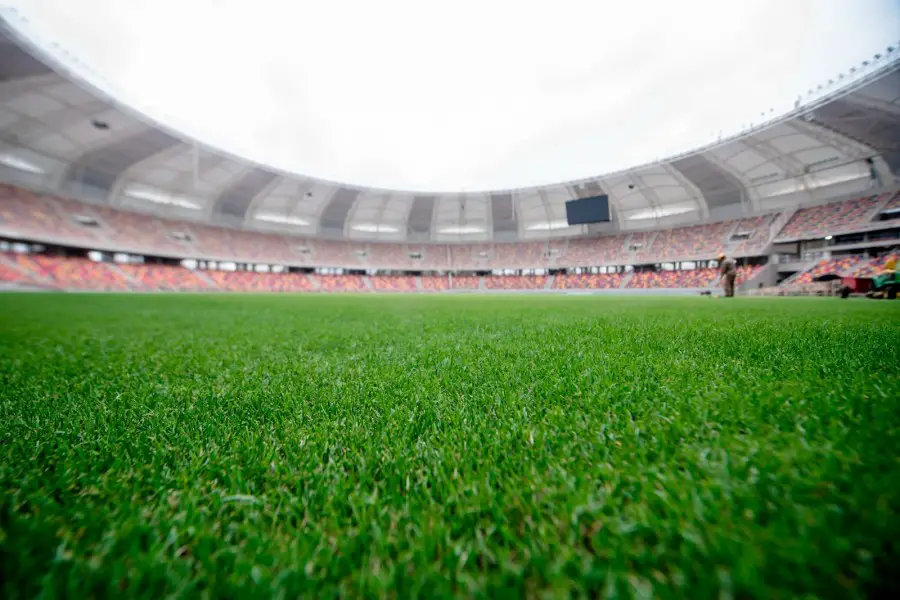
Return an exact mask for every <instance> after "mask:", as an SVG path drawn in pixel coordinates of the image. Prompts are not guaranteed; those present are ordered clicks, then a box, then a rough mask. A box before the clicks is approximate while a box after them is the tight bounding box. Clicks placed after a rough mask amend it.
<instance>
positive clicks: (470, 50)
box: [2, 0, 900, 191]
mask: <svg viewBox="0 0 900 600" xmlns="http://www.w3.org/2000/svg"><path fill="white" fill-rule="evenodd" d="M2 1H3V2H5V3H7V4H11V5H15V6H17V7H18V8H19V10H20V11H21V12H23V13H24V14H26V15H27V16H28V17H29V19H30V20H31V22H32V23H33V24H34V25H36V26H38V27H39V28H40V30H41V31H42V33H43V34H44V35H46V36H47V37H48V38H50V39H53V40H56V41H58V42H59V43H60V44H61V45H62V46H64V47H65V48H67V49H68V50H70V51H71V52H73V53H74V54H76V55H78V56H79V57H81V59H82V61H83V62H84V63H86V64H87V65H89V66H90V67H91V69H92V70H94V71H95V72H96V73H98V74H100V75H101V76H102V77H103V79H104V80H105V81H106V82H108V84H109V85H110V86H111V88H110V91H111V92H112V93H113V94H114V95H117V96H119V97H120V98H121V99H123V100H126V101H129V102H132V103H134V104H137V105H138V106H139V107H140V108H141V109H142V110H143V111H144V112H146V113H148V114H150V115H151V116H153V117H154V118H157V119H160V120H162V121H164V122H166V123H168V124H170V125H173V126H176V127H178V128H180V129H182V130H184V131H186V132H187V133H189V134H191V135H193V136H195V137H197V138H199V139H200V140H202V141H204V142H206V143H210V144H213V145H217V146H219V147H223V148H225V149H228V150H229V151H231V152H233V153H235V154H238V155H242V156H246V157H249V158H251V159H254V160H257V161H260V162H264V163H269V164H272V165H275V166H277V167H280V168H283V169H286V170H288V171H294V172H297V173H301V174H304V175H310V176H315V177H321V178H324V179H329V180H334V181H342V182H347V183H353V184H358V185H369V186H376V187H385V188H400V189H412V190H440V191H460V190H466V191H473V190H484V189H499V188H510V187H521V186H528V185H535V184H543V183H551V182H559V181H567V180H572V179H578V178H582V177H588V176H592V175H597V174H601V173H607V172H610V171H613V170H618V169H621V168H625V167H628V166H632V165H635V164H639V163H643V162H647V161H649V160H654V159H656V158H662V157H665V156H667V155H671V154H673V153H677V152H681V151H684V150H687V149H689V148H692V147H695V146H697V145H699V144H702V143H705V142H708V141H710V140H711V139H712V137H713V136H714V134H715V133H716V132H718V131H720V130H723V131H725V132H726V133H728V132H734V131H736V130H737V129H739V128H741V126H742V125H743V124H745V123H749V122H750V121H753V120H755V121H759V120H761V118H760V113H762V112H766V113H768V111H769V109H771V108H774V109H776V112H783V111H785V110H787V109H789V108H791V106H792V104H793V102H794V100H795V99H796V98H797V96H798V95H800V94H801V93H802V94H805V92H806V90H807V89H809V88H810V87H815V86H817V85H819V84H820V83H824V82H825V81H827V80H828V79H829V78H833V77H835V76H836V75H837V74H838V73H839V72H841V71H844V72H846V71H847V70H848V69H849V67H851V66H854V65H857V64H859V63H860V62H861V61H862V60H864V59H867V58H870V57H871V56H872V54H873V53H875V52H879V51H883V50H884V49H885V48H886V47H887V46H888V45H890V44H896V42H897V40H898V39H900V2H898V1H897V0H679V1H678V2H672V1H671V0H627V1H625V0H622V1H620V0H584V1H576V0H554V1H552V2H550V1H538V0H452V1H449V2H436V1H428V0H249V1H248V0H2Z"/></svg>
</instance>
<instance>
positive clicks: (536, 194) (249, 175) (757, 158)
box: [0, 23, 900, 242]
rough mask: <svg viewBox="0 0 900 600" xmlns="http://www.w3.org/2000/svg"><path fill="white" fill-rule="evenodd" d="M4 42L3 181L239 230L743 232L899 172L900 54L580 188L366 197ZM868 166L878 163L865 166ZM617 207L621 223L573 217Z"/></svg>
mask: <svg viewBox="0 0 900 600" xmlns="http://www.w3.org/2000/svg"><path fill="white" fill-rule="evenodd" d="M0 25H2V28H0V178H2V179H6V180H10V181H15V182H19V183H23V184H26V185H31V186H35V187H40V188H42V189H46V190H48V191H52V192H55V193H60V194H65V195H71V196H76V197H81V198H84V199H86V200H89V201H95V202H102V203H105V204H109V205H111V206H117V207H122V208H126V209H131V210H138V211H143V212H152V213H155V214H160V215H165V216H169V217H174V218H181V219H188V220H198V221H204V222H211V223H216V224H221V225H225V226H230V227H248V228H253V229H266V230H277V231H287V232H292V233H296V234H298V235H305V236H321V237H327V238H349V239H367V240H374V239H379V240H385V241H399V240H409V241H422V242H427V241H469V242H477V241H490V240H493V241H500V242H504V241H517V240H529V239H544V238H547V237H550V236H558V235H568V236H572V235H583V234H586V233H594V232H598V231H611V230H616V229H638V228H647V227H653V226H663V225H672V224H678V223H688V222H697V221H705V220H710V219H721V218H732V217H736V216H740V215H745V214H752V213H757V212H764V211H766V210H771V209H776V208H781V207H784V206H790V205H798V204H802V203H812V202H819V201H822V200H823V199H824V198H826V197H834V196H839V195H844V194H851V193H856V192H859V191H862V190H864V189H866V188H867V187H869V185H870V173H871V169H872V168H873V167H874V169H875V171H876V172H877V174H878V176H879V177H880V178H881V182H882V183H883V184H886V185H887V184H890V183H893V182H894V181H896V175H895V174H896V173H898V170H900V60H898V56H897V55H898V52H896V51H893V52H892V53H891V54H890V55H888V56H885V57H882V58H881V59H880V60H878V61H873V63H872V64H869V65H865V68H862V69H860V72H859V73H857V74H855V76H854V77H853V78H852V79H853V83H851V84H848V85H845V86H842V87H841V86H837V85H835V86H834V87H833V88H832V89H831V90H830V91H829V90H826V91H825V93H823V94H819V95H818V96H817V97H816V99H814V100H812V101H810V102H807V103H805V104H803V105H802V106H798V108H797V109H796V110H795V111H793V112H792V113H791V114H788V115H784V116H781V117H779V118H776V119H774V120H771V121H768V122H766V123H763V124H760V125H758V126H756V127H755V128H753V129H751V130H749V131H747V132H745V133H743V134H741V135H739V136H736V137H734V138H730V139H725V140H721V141H720V142H719V143H717V144H714V145H712V146H709V147H706V148H703V149H701V150H698V151H693V152H689V153H686V154H683V155H680V156H677V157H672V158H670V159H667V160H663V161H660V162H657V163H653V164H648V165H642V166H638V167H634V168H632V169H627V170H625V171H620V172H617V173H610V174H606V175H600V176H597V177H593V178H589V179H586V180H581V181H575V182H563V183H559V184H554V185H547V186H541V187H533V188H525V189H515V190H495V191H491V192H480V193H465V194H460V193H448V194H440V193H416V192H413V191H402V190H381V189H371V188H360V187H356V186H351V185H344V184H341V183H335V182H328V181H322V180H318V179H314V178H310V177H304V176H298V175H294V174H290V173H285V172H281V171H278V170H276V169H273V168H271V167H268V166H265V165H259V164H254V163H252V162H249V161H247V160H244V159H241V158H238V157H235V156H231V155H228V154H226V153H224V152H222V151H220V150H217V149H213V148H208V147H202V146H200V145H199V144H197V143H196V142H194V141H193V140H190V139H188V138H187V137H186V136H184V135H182V134H180V133H179V132H176V131H173V130H171V129H169V128H167V127H165V126H164V125H162V124H160V123H156V122H153V121H152V120H151V119H149V118H148V117H146V116H144V115H142V114H139V113H138V112H136V111H135V110H134V109H132V108H130V107H127V106H121V105H119V104H117V103H116V102H115V101H114V100H113V99H112V98H110V97H108V96H106V95H105V94H103V93H102V92H101V91H99V89H98V88H97V87H95V86H93V85H91V84H90V83H89V82H88V81H87V80H86V79H84V74H83V73H76V72H74V70H72V69H70V68H69V65H70V63H72V62H77V60H76V59H75V57H71V56H70V57H68V59H69V61H65V60H61V59H60V56H64V54H65V53H64V51H63V50H62V49H60V48H56V49H55V51H48V50H49V49H47V48H38V47H36V46H35V45H33V44H32V43H31V42H30V41H29V40H28V39H27V38H26V37H24V36H22V35H21V33H19V32H18V31H17V30H16V29H14V28H13V27H12V26H10V25H9V24H6V23H3V24H0ZM869 160H871V161H872V162H871V164H870V163H869V162H868V161H869ZM598 194H608V195H609V197H610V202H611V206H612V209H613V213H614V221H613V223H610V224H605V225H599V226H596V225H595V226H590V228H588V227H585V226H578V227H568V226H567V225H566V221H565V202H566V201H567V200H570V199H573V198H580V197H587V196H592V195H598Z"/></svg>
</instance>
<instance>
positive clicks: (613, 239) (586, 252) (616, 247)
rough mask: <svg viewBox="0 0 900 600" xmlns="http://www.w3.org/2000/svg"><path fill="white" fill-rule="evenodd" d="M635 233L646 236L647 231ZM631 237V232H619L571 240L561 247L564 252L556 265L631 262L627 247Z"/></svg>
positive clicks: (571, 265) (574, 265) (598, 264)
mask: <svg viewBox="0 0 900 600" xmlns="http://www.w3.org/2000/svg"><path fill="white" fill-rule="evenodd" d="M634 235H639V236H644V235H645V233H643V232H641V233H638V234H634ZM629 237H630V235H629V234H618V235H609V236H604V237H601V238H592V239H579V240H570V241H569V243H568V245H567V246H564V247H563V248H560V250H561V251H562V252H561V255H560V256H559V257H558V258H557V259H556V265H557V266H565V267H585V266H588V267H589V266H601V265H615V264H624V263H628V262H631V256H630V253H629V252H628V251H627V250H626V248H625V244H626V241H627V240H628V239H629Z"/></svg>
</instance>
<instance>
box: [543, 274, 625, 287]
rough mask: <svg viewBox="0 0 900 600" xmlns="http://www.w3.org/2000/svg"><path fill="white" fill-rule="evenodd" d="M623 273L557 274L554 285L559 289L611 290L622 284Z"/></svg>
mask: <svg viewBox="0 0 900 600" xmlns="http://www.w3.org/2000/svg"><path fill="white" fill-rule="evenodd" d="M623 277H624V275H623V274H622V273H597V274H589V273H581V274H576V273H568V274H564V275H557V276H556V277H555V278H554V281H553V287H554V288H555V289H558V290H611V289H616V288H618V287H620V286H621V285H622V279H623Z"/></svg>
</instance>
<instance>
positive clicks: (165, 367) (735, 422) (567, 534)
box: [0, 295, 900, 598]
mask: <svg viewBox="0 0 900 600" xmlns="http://www.w3.org/2000/svg"><path fill="white" fill-rule="evenodd" d="M898 309H900V305H898V304H897V303H886V302H884V303H879V302H874V301H840V300H837V299H742V298H738V299H736V300H734V301H727V300H725V299H710V298H597V297H535V296H528V297H521V296H515V297H514V296H504V297H484V296H466V297H421V296H414V297H396V296H391V297H371V296H369V297H364V298H363V297H354V296H347V297H336V296H245V295H231V296H192V295H179V296H175V295H172V296H165V295H160V296H138V295H130V296H116V295H0V390H2V391H0V393H2V405H0V434H2V437H0V444H2V453H0V460H2V465H0V489H2V496H0V564H2V567H0V568H2V573H0V575H2V577H0V580H2V584H0V586H2V587H0V590H2V595H3V596H6V597H11V598H15V597H23V598H24V597H32V596H34V595H35V594H37V593H41V592H43V593H44V594H45V595H50V596H62V595H67V596H69V597H89V596H97V597H104V596H113V595H117V596H123V595H124V596H142V597H147V598H159V597H163V596H164V595H166V594H172V595H173V596H176V597H177V596H180V595H194V594H198V593H201V592H206V593H209V594H213V595H218V596H230V597H235V598H238V597H239V598H250V597H269V596H271V595H275V596H278V597H292V596H294V595H297V594H308V595H317V596H319V597H332V596H335V595H341V594H343V595H351V596H359V595H365V596H379V595H385V596H395V597H411V596H416V595H418V596H423V597H429V598H434V597H441V596H445V595H457V596H479V595H484V596H522V595H526V596H531V597H538V596H542V595H547V594H549V595H552V596H558V595H568V594H572V593H575V594H582V593H584V594H589V595H597V594H606V595H613V596H615V595H619V596H632V595H636V596H646V595H648V594H650V593H656V594H657V595H661V596H672V597H690V598H711V597H719V598H722V597H729V596H734V597H760V598H792V597H802V596H804V595H807V594H809V595H814V596H820V597H855V596H859V597H862V596H867V595H874V594H877V593H881V592H884V591H886V590H887V589H888V588H889V587H890V585H891V581H890V579H889V578H890V577H891V575H890V573H889V569H890V565H891V564H892V563H893V564H894V565H895V566H896V564H897V560H898V541H897V540H898V538H900V517H898V508H900V460H898V449H900V400H898V398H900V379H898V367H900V346H898V342H900V310H898Z"/></svg>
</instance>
